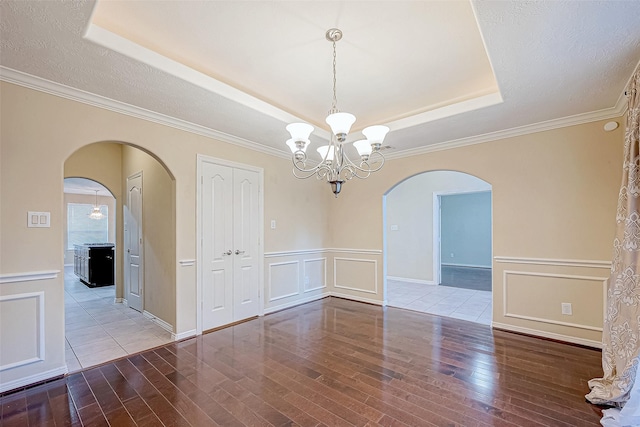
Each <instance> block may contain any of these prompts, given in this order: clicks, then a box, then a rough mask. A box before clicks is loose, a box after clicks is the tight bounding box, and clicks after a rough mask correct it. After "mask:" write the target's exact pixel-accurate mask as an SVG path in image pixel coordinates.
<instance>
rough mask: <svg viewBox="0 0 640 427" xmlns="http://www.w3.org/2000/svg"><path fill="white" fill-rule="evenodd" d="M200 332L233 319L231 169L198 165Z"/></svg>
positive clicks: (214, 165) (205, 164) (204, 163)
mask: <svg viewBox="0 0 640 427" xmlns="http://www.w3.org/2000/svg"><path fill="white" fill-rule="evenodd" d="M201 171H202V177H201V180H202V182H201V184H202V185H201V188H202V194H201V195H200V197H201V201H202V204H201V215H202V229H201V230H202V236H201V244H202V270H201V272H202V279H201V280H202V329H203V330H205V331H206V330H208V329H212V328H217V327H219V326H222V325H226V324H228V323H232V322H233V321H234V320H233V257H234V256H235V255H234V253H233V205H232V203H233V169H232V168H230V167H227V166H221V165H217V164H212V163H207V162H203V163H202V169H201Z"/></svg>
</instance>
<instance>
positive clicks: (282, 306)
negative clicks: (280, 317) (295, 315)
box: [264, 292, 331, 314]
mask: <svg viewBox="0 0 640 427" xmlns="http://www.w3.org/2000/svg"><path fill="white" fill-rule="evenodd" d="M329 296H331V293H330V292H324V293H322V294H318V295H312V296H310V297H306V298H302V299H298V300H295V301H291V302H287V303H284V304H280V305H276V306H275V307H269V308H265V309H264V314H271V313H274V312H276V311H281V310H284V309H287V308H291V307H295V306H298V305H302V304H306V303H309V302H312V301H316V300H319V299H322V298H326V297H329Z"/></svg>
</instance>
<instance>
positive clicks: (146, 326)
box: [64, 266, 171, 372]
mask: <svg viewBox="0 0 640 427" xmlns="http://www.w3.org/2000/svg"><path fill="white" fill-rule="evenodd" d="M64 291H65V292H64V305H65V338H66V339H65V358H66V361H67V367H68V369H69V372H76V371H79V370H81V369H84V368H87V367H91V366H96V365H99V364H101V363H105V362H108V361H110V360H114V359H117V358H120V357H124V356H127V355H129V354H134V353H138V352H140V351H143V350H147V349H150V348H154V347H157V346H160V345H163V344H167V343H170V342H171V334H170V333H169V332H167V331H166V330H164V329H163V328H161V327H160V326H158V325H157V324H155V323H154V322H152V321H151V320H150V319H148V318H146V317H145V316H143V315H142V313H139V312H137V311H135V310H133V309H130V308H128V307H127V306H125V305H124V304H117V303H115V302H114V299H115V286H103V287H97V288H89V287H87V286H86V285H84V284H83V283H82V282H80V280H78V278H77V277H76V275H75V274H73V267H69V266H67V267H65V268H64Z"/></svg>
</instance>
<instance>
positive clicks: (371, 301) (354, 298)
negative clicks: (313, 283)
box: [329, 292, 387, 306]
mask: <svg viewBox="0 0 640 427" xmlns="http://www.w3.org/2000/svg"><path fill="white" fill-rule="evenodd" d="M329 296H332V297H336V298H343V299H348V300H352V301H358V302H366V303H367V304H374V305H381V306H385V305H387V302H386V301H380V300H375V299H371V298H364V297H361V296H356V295H348V294H341V293H340V292H330V295H329Z"/></svg>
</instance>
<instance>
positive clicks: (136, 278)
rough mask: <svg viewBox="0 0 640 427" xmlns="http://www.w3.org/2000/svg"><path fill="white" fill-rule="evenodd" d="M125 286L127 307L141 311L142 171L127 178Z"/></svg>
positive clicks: (142, 295)
mask: <svg viewBox="0 0 640 427" xmlns="http://www.w3.org/2000/svg"><path fill="white" fill-rule="evenodd" d="M125 251H126V253H125V258H126V259H125V268H126V270H127V271H126V272H125V288H126V291H127V303H128V304H129V307H131V308H133V309H135V310H137V311H142V309H143V305H144V304H143V301H144V266H143V256H142V172H140V173H137V174H135V175H131V176H130V177H128V178H127V205H126V206H125Z"/></svg>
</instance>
